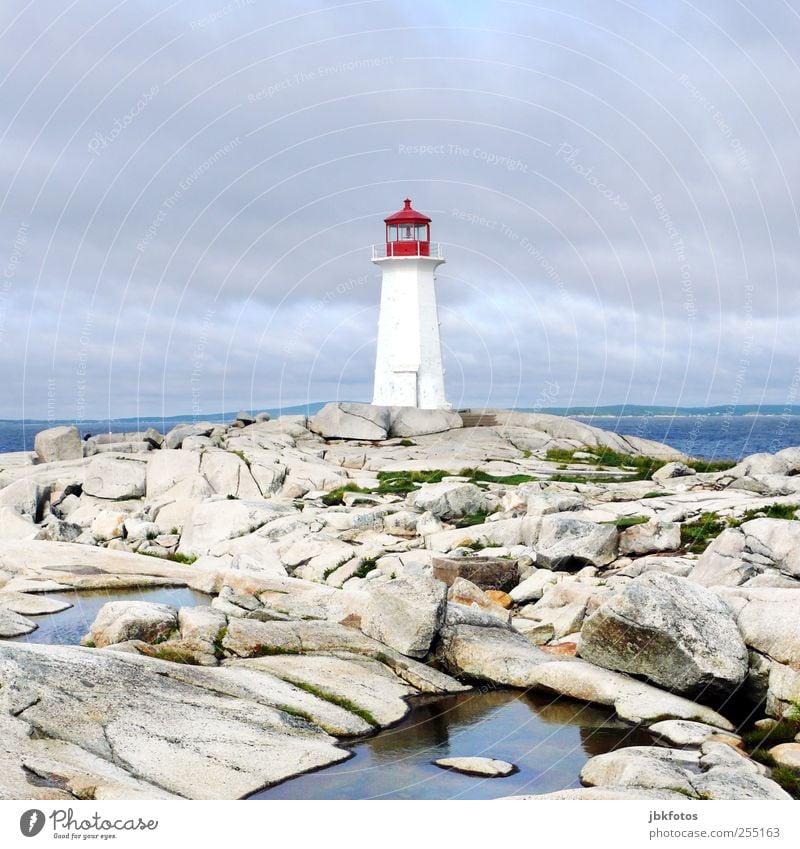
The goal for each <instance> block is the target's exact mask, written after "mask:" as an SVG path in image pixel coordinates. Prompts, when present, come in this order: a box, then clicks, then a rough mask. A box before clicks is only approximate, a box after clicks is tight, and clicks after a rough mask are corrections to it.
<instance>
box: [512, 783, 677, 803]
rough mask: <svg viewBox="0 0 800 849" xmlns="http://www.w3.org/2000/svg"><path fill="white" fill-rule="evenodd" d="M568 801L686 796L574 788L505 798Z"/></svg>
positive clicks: (642, 790)
mask: <svg viewBox="0 0 800 849" xmlns="http://www.w3.org/2000/svg"><path fill="white" fill-rule="evenodd" d="M570 799H576V800H577V799H594V800H596V801H619V800H632V799H633V800H635V799H646V800H651V799H652V800H659V799H663V800H674V801H683V802H685V801H686V794H685V793H679V792H678V791H677V790H666V789H661V790H653V789H651V788H650V787H576V788H575V789H573V790H556V791H555V792H553V793H541V794H539V795H535V796H506V797H505V801H513V802H526V801H539V800H545V801H548V800H550V801H564V800H570Z"/></svg>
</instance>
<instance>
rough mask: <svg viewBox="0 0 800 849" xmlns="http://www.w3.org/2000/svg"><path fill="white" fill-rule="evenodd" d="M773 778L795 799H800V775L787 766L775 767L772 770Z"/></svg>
mask: <svg viewBox="0 0 800 849" xmlns="http://www.w3.org/2000/svg"><path fill="white" fill-rule="evenodd" d="M771 778H772V780H773V781H774V782H776V783H777V784H780V786H781V787H783V789H784V790H785V791H786V792H787V793H788V794H789V795H790V796H794V798H795V799H800V775H798V774H797V773H796V772H795V771H794V770H793V769H790V768H789V767H787V766H775V767H773V768H772V775H771Z"/></svg>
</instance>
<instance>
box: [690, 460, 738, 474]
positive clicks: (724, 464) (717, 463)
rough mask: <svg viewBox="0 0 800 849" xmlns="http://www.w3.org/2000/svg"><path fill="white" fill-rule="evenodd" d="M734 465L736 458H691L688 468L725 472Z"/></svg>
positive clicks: (698, 470)
mask: <svg viewBox="0 0 800 849" xmlns="http://www.w3.org/2000/svg"><path fill="white" fill-rule="evenodd" d="M735 465H736V460H693V461H692V462H691V463H689V468H691V469H694V470H695V471H696V472H699V473H701V474H702V473H705V472H725V471H727V470H728V469H732V468H733V467H734V466H735Z"/></svg>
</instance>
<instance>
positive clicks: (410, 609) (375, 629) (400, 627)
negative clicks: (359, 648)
mask: <svg viewBox="0 0 800 849" xmlns="http://www.w3.org/2000/svg"><path fill="white" fill-rule="evenodd" d="M446 603H447V587H446V585H445V584H443V583H442V582H441V581H436V580H434V579H433V578H428V577H426V576H424V575H415V576H414V577H413V578H408V579H406V578H398V579H395V580H392V581H388V582H386V583H384V584H378V585H377V586H375V587H371V588H370V598H369V600H368V601H367V603H366V606H365V608H364V611H363V614H362V617H361V630H362V631H363V632H364V633H365V634H366V635H367V636H368V637H372V638H373V639H375V640H378V641H379V642H381V643H385V644H386V645H387V646H391V648H393V649H395V650H397V651H399V652H400V653H401V654H404V655H407V656H409V657H425V655H426V654H427V653H428V651H429V650H430V647H431V643H432V642H433V639H434V637H435V636H436V634H437V632H438V630H439V628H440V627H441V625H442V621H443V617H444V610H445V605H446Z"/></svg>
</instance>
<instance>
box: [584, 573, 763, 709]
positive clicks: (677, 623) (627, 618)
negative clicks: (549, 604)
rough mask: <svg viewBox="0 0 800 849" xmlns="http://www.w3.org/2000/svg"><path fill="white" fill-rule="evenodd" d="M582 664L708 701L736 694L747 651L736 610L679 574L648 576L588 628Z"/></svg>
mask: <svg viewBox="0 0 800 849" xmlns="http://www.w3.org/2000/svg"><path fill="white" fill-rule="evenodd" d="M578 651H579V653H580V655H581V657H583V658H585V659H586V660H589V661H591V662H592V663H595V664H597V665H598V666H602V667H604V668H606V669H614V670H617V671H620V672H628V673H632V674H634V675H642V676H644V677H645V678H647V679H648V680H650V681H652V682H654V683H655V684H658V685H659V686H661V687H665V688H667V689H669V690H673V691H674V692H677V693H682V694H691V695H696V696H699V697H700V698H702V697H703V696H704V695H705V696H712V697H713V696H715V695H721V694H728V693H731V692H732V691H734V690H736V689H737V688H738V687H739V686H740V685H741V684H742V682H743V681H744V678H745V676H746V674H747V668H748V663H747V649H746V647H745V644H744V641H743V640H742V637H741V635H740V633H739V629H738V628H737V626H736V621H735V620H734V618H733V615H732V612H731V610H730V608H729V607H728V606H727V605H726V604H725V603H724V602H722V601H720V599H719V598H718V597H717V596H716V595H715V594H714V593H712V592H710V591H709V590H706V589H704V588H703V587H700V586H698V585H697V584H694V583H692V582H691V581H688V580H687V579H685V578H679V577H676V576H674V575H665V574H663V573H661V572H648V573H646V574H644V575H641V576H640V577H638V578H635V579H634V580H633V581H631V582H630V583H629V584H628V585H627V586H625V587H624V588H623V589H622V590H621V591H620V592H618V593H617V594H615V595H613V596H612V597H611V598H610V599H609V600H608V601H606V602H604V603H603V604H602V605H601V606H600V607H599V608H598V609H597V610H596V611H595V612H594V613H593V614H592V615H591V616H589V617H588V618H587V619H586V621H585V622H584V624H583V627H582V628H581V636H580V642H579V644H578Z"/></svg>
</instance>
